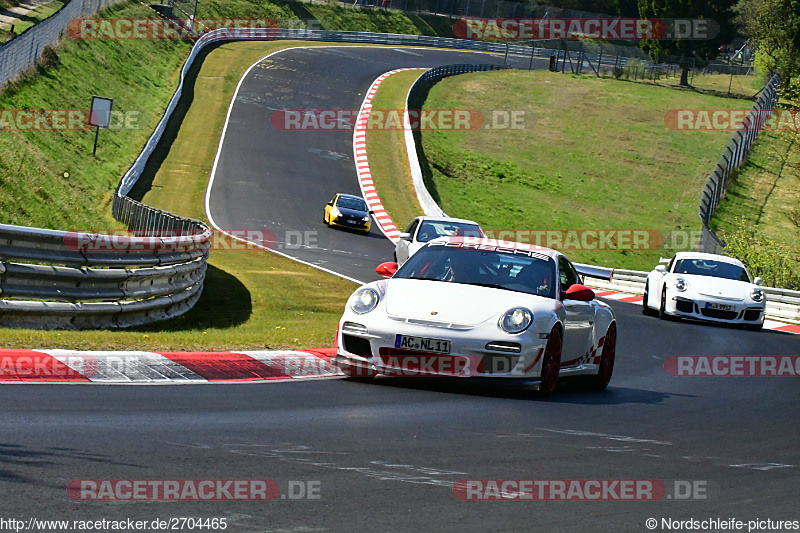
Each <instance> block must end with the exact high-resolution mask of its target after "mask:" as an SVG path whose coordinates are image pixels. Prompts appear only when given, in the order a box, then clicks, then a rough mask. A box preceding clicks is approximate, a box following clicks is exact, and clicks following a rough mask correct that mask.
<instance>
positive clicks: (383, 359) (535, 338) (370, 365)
mask: <svg viewBox="0 0 800 533" xmlns="http://www.w3.org/2000/svg"><path fill="white" fill-rule="evenodd" d="M363 318H364V317H363V316H359V315H354V314H349V313H348V315H346V316H345V317H344V318H343V319H342V321H341V322H340V324H339V335H338V346H339V348H338V352H337V357H336V359H335V362H336V364H337V365H338V366H339V368H340V369H341V370H342V372H344V373H345V374H346V375H350V376H363V377H373V376H376V375H384V376H393V377H401V376H409V377H411V376H415V377H421V376H433V377H477V376H483V377H493V378H495V377H497V378H516V379H521V378H522V379H528V380H538V379H539V376H540V374H541V368H540V367H541V361H542V355H543V353H544V348H545V346H546V344H547V334H539V333H536V332H535V331H533V330H528V331H525V332H523V333H521V334H518V335H511V334H508V333H504V332H502V331H500V330H499V329H498V328H497V325H496V324H494V323H491V324H490V323H484V324H479V325H477V326H474V327H472V328H470V329H455V328H451V327H441V326H438V325H432V323H430V324H417V323H411V322H408V321H403V320H394V319H391V318H388V317H385V316H384V317H370V319H369V320H364V319H363ZM359 319H361V320H359ZM398 335H404V336H411V337H418V338H425V339H441V340H446V341H449V343H450V351H449V353H434V352H431V351H423V350H412V349H409V348H403V347H400V346H399V344H400V343H399V341H398Z"/></svg>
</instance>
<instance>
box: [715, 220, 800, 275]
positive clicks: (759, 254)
mask: <svg viewBox="0 0 800 533" xmlns="http://www.w3.org/2000/svg"><path fill="white" fill-rule="evenodd" d="M719 234H720V237H721V238H722V239H723V240H724V241H725V243H726V246H725V253H726V254H727V255H730V256H731V257H735V258H737V259H738V260H740V261H741V262H742V263H744V265H745V266H746V267H747V269H748V270H749V271H750V274H751V275H753V276H761V277H762V278H764V283H765V284H766V285H768V286H770V287H781V288H784V289H795V290H796V289H799V288H800V271H798V267H797V258H796V257H793V255H792V252H791V251H790V250H788V249H786V248H785V247H784V246H782V245H780V244H778V243H776V242H775V241H774V240H772V239H770V238H768V237H767V236H766V235H764V233H763V232H762V231H761V230H760V229H759V227H758V226H752V225H749V224H748V223H747V222H746V221H745V220H744V219H742V218H740V219H738V220H737V222H736V228H735V229H734V230H733V231H730V232H729V231H725V230H720V232H719Z"/></svg>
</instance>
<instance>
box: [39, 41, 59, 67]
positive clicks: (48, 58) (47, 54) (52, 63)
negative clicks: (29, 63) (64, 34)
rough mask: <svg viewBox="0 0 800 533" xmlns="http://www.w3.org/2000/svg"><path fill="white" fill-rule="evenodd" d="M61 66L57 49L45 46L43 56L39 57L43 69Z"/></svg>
mask: <svg viewBox="0 0 800 533" xmlns="http://www.w3.org/2000/svg"><path fill="white" fill-rule="evenodd" d="M60 64H61V58H60V57H58V53H56V51H55V49H53V47H52V46H45V47H44V50H42V55H41V57H39V66H40V67H41V68H42V69H48V68H52V67H57V66H59V65H60Z"/></svg>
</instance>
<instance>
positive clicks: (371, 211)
mask: <svg viewBox="0 0 800 533" xmlns="http://www.w3.org/2000/svg"><path fill="white" fill-rule="evenodd" d="M367 212H368V213H369V214H370V215H374V214H375V211H373V210H372V209H370V210H369V211H367Z"/></svg>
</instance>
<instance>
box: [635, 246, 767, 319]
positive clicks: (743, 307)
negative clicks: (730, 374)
mask: <svg viewBox="0 0 800 533" xmlns="http://www.w3.org/2000/svg"><path fill="white" fill-rule="evenodd" d="M662 262H666V260H662ZM762 284H763V280H762V279H761V278H756V279H755V280H752V281H751V278H750V274H749V273H748V272H747V269H746V268H745V267H744V265H743V264H742V262H741V261H739V260H738V259H734V258H733V257H728V256H725V255H716V254H705V253H696V252H678V253H676V254H675V256H674V257H673V258H672V259H671V260H669V263H668V264H667V265H666V266H664V265H658V266H656V268H655V269H654V270H653V271H652V272H650V273H649V274H648V275H647V283H646V284H645V288H644V300H642V312H643V313H644V314H646V315H647V314H649V315H655V314H658V315H659V316H660V317H661V318H666V317H667V316H677V317H684V318H694V319H698V320H709V321H712V322H722V323H726V324H741V325H744V326H745V327H747V328H749V329H761V327H762V326H763V325H764V308H765V306H766V301H767V297H766V295H765V294H764V291H763V290H762V289H761V287H760V285H762Z"/></svg>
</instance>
